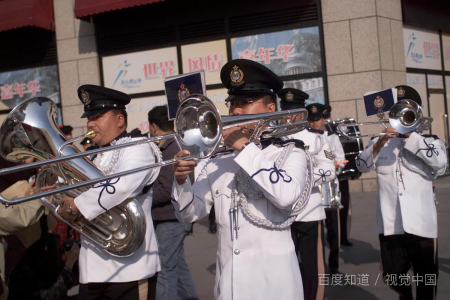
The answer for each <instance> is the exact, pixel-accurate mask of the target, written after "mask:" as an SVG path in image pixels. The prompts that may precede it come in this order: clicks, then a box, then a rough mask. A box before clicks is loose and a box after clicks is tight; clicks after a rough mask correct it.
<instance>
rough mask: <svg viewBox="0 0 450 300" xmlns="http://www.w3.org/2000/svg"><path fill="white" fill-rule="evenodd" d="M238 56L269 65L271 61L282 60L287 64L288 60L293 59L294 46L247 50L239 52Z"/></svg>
mask: <svg viewBox="0 0 450 300" xmlns="http://www.w3.org/2000/svg"><path fill="white" fill-rule="evenodd" d="M238 55H239V58H242V59H250V60H254V61H258V62H263V63H265V64H266V65H270V62H271V61H272V60H273V59H282V60H283V61H284V62H288V61H289V58H293V57H295V49H294V45H279V46H278V47H277V49H276V50H275V48H264V47H261V48H259V49H258V51H256V50H249V49H246V50H244V51H240V52H238Z"/></svg>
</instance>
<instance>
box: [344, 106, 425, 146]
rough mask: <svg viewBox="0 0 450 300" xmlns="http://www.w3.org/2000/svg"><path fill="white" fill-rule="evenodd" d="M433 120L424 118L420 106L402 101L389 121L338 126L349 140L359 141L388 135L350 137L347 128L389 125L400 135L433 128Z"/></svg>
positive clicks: (390, 115) (395, 107)
mask: <svg viewBox="0 0 450 300" xmlns="http://www.w3.org/2000/svg"><path fill="white" fill-rule="evenodd" d="M432 122H433V118H429V117H424V116H423V112H422V108H421V107H420V105H419V104H417V103H416V102H415V101H412V100H406V99H402V100H399V101H397V103H395V104H394V106H393V107H392V108H391V110H390V111H389V121H386V120H381V119H380V120H379V121H378V122H363V123H341V124H339V125H338V126H337V129H338V131H339V132H340V133H341V134H342V135H344V136H345V137H346V138H347V139H359V138H362V137H379V136H383V135H386V133H377V134H366V135H349V134H348V132H347V130H346V129H345V128H347V127H355V126H358V127H359V126H369V125H375V124H376V125H380V124H381V125H383V126H384V127H385V128H387V126H386V125H385V123H389V124H390V125H391V126H392V127H393V128H395V129H396V130H397V132H398V133H400V134H407V133H411V132H413V131H417V132H422V131H424V130H429V129H430V128H431V123H432Z"/></svg>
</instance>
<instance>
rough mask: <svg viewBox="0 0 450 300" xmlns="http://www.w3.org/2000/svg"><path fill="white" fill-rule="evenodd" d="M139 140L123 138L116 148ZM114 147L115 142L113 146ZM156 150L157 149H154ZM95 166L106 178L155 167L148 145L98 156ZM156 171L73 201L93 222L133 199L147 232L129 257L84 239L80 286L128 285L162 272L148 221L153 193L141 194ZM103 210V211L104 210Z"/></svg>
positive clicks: (123, 179) (100, 187) (117, 181)
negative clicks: (112, 283) (140, 244)
mask: <svg viewBox="0 0 450 300" xmlns="http://www.w3.org/2000/svg"><path fill="white" fill-rule="evenodd" d="M137 139H139V138H133V139H131V138H130V137H124V138H121V139H119V140H118V141H117V143H118V144H121V143H126V142H131V141H132V140H137ZM112 144H114V142H113V143H112ZM154 148H156V146H155V147H154ZM94 163H95V164H96V165H97V166H98V167H99V169H101V170H103V171H104V172H105V173H106V174H107V175H108V174H114V173H118V172H122V171H126V170H130V169H134V168H137V167H142V166H145V165H149V164H153V163H155V158H154V154H153V152H152V148H151V147H150V146H149V144H142V145H139V146H133V147H128V148H122V149H120V150H113V151H108V152H104V153H102V154H99V155H98V156H97V158H96V159H94ZM158 173H159V170H157V169H150V170H147V171H143V172H139V173H134V174H131V175H127V176H123V177H120V179H111V180H109V182H107V183H106V184H105V182H101V183H100V184H96V185H95V186H94V187H93V188H91V189H89V190H88V191H86V192H84V193H83V194H81V195H80V196H78V197H77V198H75V204H76V205H77V207H78V209H79V210H80V212H81V214H83V216H84V217H85V218H87V219H88V220H92V219H94V218H95V217H97V216H98V215H99V214H101V213H103V212H104V211H105V209H110V208H112V207H114V206H116V205H117V204H119V203H121V202H123V201H124V200H126V199H128V198H135V199H136V200H137V201H138V202H139V203H140V204H141V206H142V208H143V210H144V212H145V217H146V222H147V228H146V233H145V239H144V242H143V243H142V246H141V247H140V248H139V249H138V250H137V251H136V252H135V253H134V254H132V255H131V256H129V257H121V258H118V257H114V256H112V255H110V254H108V253H107V252H106V251H104V250H101V249H99V248H98V247H97V246H95V245H94V244H93V243H92V242H90V241H89V240H88V239H86V238H83V235H82V248H81V252H80V260H79V264H80V282H81V283H89V282H129V281H136V280H141V279H145V278H149V277H152V276H153V275H154V274H155V273H156V272H159V271H160V270H161V266H160V260H159V255H158V244H157V241H156V236H155V232H154V229H153V221H152V217H151V207H152V194H153V189H151V190H150V191H148V192H147V193H146V194H142V190H143V188H144V187H145V186H146V185H148V184H151V183H152V182H153V181H154V180H155V179H156V176H157V174H158ZM103 207H104V208H105V209H104V208H103Z"/></svg>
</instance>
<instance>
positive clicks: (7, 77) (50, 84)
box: [0, 66, 60, 110]
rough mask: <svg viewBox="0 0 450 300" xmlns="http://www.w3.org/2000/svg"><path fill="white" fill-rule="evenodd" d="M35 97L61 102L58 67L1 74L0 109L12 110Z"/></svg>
mask: <svg viewBox="0 0 450 300" xmlns="http://www.w3.org/2000/svg"><path fill="white" fill-rule="evenodd" d="M34 97H47V98H50V99H52V100H53V101H55V102H56V103H59V102H60V91H59V76H58V67H57V66H46V67H39V68H30V69H23V70H16V71H10V72H3V73H0V99H1V100H2V101H1V102H0V109H5V110H6V109H12V108H14V107H15V106H16V105H18V104H19V103H20V102H22V101H24V100H27V99H30V98H34Z"/></svg>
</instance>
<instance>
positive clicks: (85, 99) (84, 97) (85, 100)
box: [81, 91, 89, 104]
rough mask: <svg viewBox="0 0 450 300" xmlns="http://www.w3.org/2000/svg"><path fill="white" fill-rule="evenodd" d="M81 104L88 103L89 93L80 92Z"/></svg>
mask: <svg viewBox="0 0 450 300" xmlns="http://www.w3.org/2000/svg"><path fill="white" fill-rule="evenodd" d="M81 102H83V103H84V104H86V103H88V102H89V93H88V92H86V91H81Z"/></svg>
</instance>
